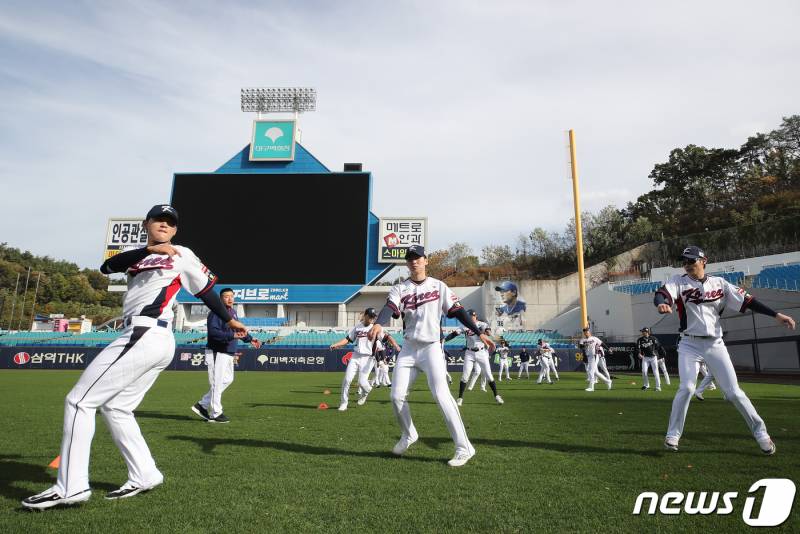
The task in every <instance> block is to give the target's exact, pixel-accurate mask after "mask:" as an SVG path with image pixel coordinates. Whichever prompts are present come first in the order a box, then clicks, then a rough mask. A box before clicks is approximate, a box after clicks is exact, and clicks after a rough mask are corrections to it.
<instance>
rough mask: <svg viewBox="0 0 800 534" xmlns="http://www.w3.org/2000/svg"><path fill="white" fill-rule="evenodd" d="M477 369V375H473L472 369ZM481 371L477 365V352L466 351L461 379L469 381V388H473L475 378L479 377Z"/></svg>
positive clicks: (465, 381)
mask: <svg viewBox="0 0 800 534" xmlns="http://www.w3.org/2000/svg"><path fill="white" fill-rule="evenodd" d="M473 369H475V375H474V376H473V374H472V371H473ZM479 373H480V371H479V369H478V366H477V365H475V353H474V352H472V351H471V350H465V351H464V369H463V371H462V372H461V381H462V382H464V383H467V384H468V386H469V389H472V386H474V385H475V380H476V379H477V378H478V376H477V375H478V374H479Z"/></svg>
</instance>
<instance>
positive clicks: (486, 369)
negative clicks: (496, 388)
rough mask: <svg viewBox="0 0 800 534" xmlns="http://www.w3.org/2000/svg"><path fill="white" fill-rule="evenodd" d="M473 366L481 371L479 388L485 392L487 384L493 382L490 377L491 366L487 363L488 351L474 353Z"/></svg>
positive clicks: (492, 377) (492, 378)
mask: <svg viewBox="0 0 800 534" xmlns="http://www.w3.org/2000/svg"><path fill="white" fill-rule="evenodd" d="M475 365H476V366H477V367H480V370H481V387H482V388H483V389H484V390H485V389H486V383H487V382H494V376H492V364H491V362H490V361H489V351H487V350H486V349H482V350H479V351H478V352H476V353H475Z"/></svg>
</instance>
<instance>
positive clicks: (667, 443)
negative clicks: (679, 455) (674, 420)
mask: <svg viewBox="0 0 800 534" xmlns="http://www.w3.org/2000/svg"><path fill="white" fill-rule="evenodd" d="M664 448H665V449H667V450H670V451H676V452H677V451H678V440H677V438H666V439H664Z"/></svg>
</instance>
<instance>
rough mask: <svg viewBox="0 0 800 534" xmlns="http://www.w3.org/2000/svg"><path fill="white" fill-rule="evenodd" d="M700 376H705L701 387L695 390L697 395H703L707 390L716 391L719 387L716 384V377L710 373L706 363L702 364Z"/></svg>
mask: <svg viewBox="0 0 800 534" xmlns="http://www.w3.org/2000/svg"><path fill="white" fill-rule="evenodd" d="M700 374H701V375H703V379H702V380H701V381H700V385H699V386H697V389H696V390H695V394H698V393H699V394H702V393H703V392H704V391H705V390H707V389H710V390H712V391H713V390H715V389H717V386H716V385H715V384H714V375H712V374H711V373H709V372H708V366H707V365H706V363H705V362H703V363H701V364H700Z"/></svg>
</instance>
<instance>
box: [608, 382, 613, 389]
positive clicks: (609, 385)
mask: <svg viewBox="0 0 800 534" xmlns="http://www.w3.org/2000/svg"><path fill="white" fill-rule="evenodd" d="M613 385H614V383H613V382H611V381H609V382H608V389H611V386H613Z"/></svg>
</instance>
